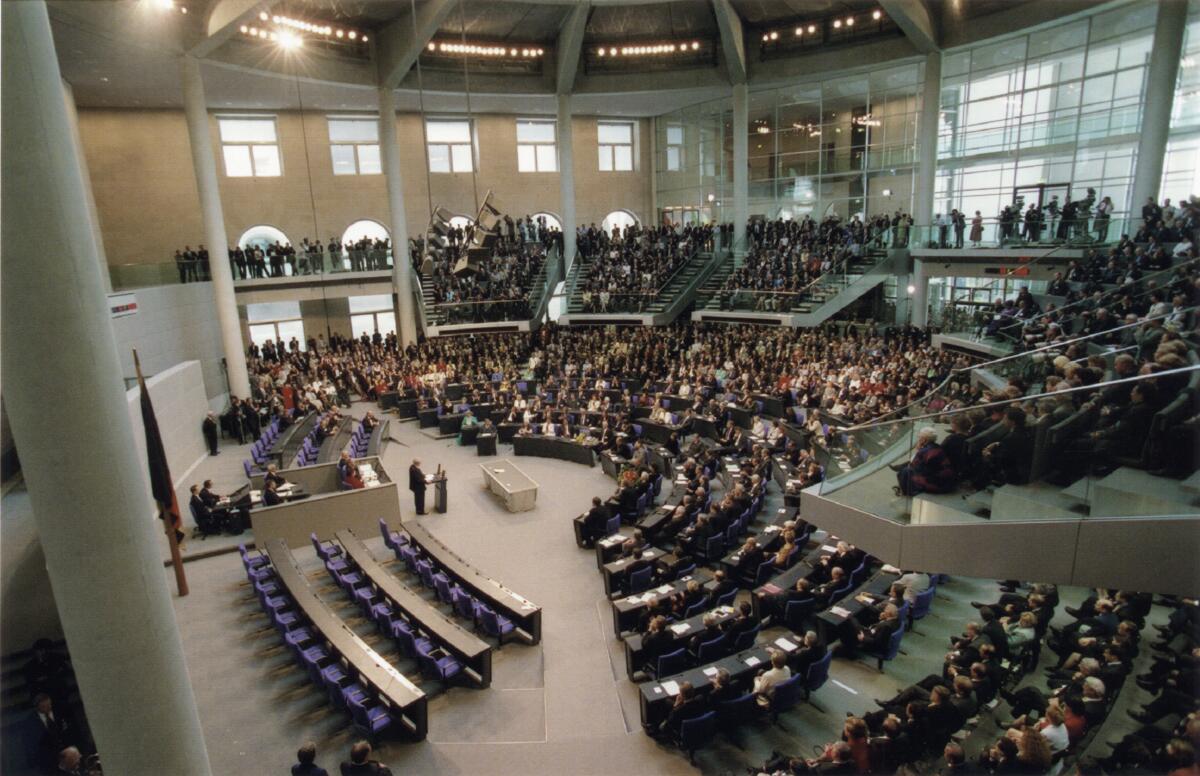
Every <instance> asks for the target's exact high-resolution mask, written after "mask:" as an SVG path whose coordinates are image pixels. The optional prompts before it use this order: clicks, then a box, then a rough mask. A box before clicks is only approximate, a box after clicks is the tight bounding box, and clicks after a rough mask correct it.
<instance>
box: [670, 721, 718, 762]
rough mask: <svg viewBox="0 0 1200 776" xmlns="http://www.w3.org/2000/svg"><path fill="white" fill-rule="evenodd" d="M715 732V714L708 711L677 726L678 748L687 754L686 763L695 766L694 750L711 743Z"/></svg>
mask: <svg viewBox="0 0 1200 776" xmlns="http://www.w3.org/2000/svg"><path fill="white" fill-rule="evenodd" d="M716 732H717V712H715V711H710V712H707V713H705V714H701V715H700V716H699V717H694V718H692V719H687V720H684V721H683V724H682V725H680V726H679V748H680V749H682V750H683V751H685V752H687V756H688V762H689V763H692V764H695V762H696V750H697V749H699V748H700V747H702V746H704V745H705V744H707V743H708V742H709V741H712V739H713V736H714V735H715V734H716Z"/></svg>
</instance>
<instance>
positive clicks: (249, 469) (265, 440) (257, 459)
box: [242, 418, 280, 477]
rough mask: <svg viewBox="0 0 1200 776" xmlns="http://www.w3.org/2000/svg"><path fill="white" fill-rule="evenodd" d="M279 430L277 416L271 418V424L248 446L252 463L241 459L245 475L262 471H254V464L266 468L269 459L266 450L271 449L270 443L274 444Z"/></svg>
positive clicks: (248, 475)
mask: <svg viewBox="0 0 1200 776" xmlns="http://www.w3.org/2000/svg"><path fill="white" fill-rule="evenodd" d="M279 431H280V429H279V418H273V419H272V420H271V424H270V425H269V426H267V427H266V428H265V429H263V432H262V435H261V436H259V438H258V439H257V440H255V442H254V444H253V445H251V446H250V458H251V460H253V462H254V463H253V464H251V462H250V461H242V466H243V467H244V468H245V469H246V477H250V476H251V475H253V474H261V473H262V471H255V470H254V466H258V467H260V468H261V469H266V466H267V464H268V463H270V460H271V459H270V457H269V456H268V455H267V451H268V450H270V449H271V445H273V444H275V440H276V439H278V438H279Z"/></svg>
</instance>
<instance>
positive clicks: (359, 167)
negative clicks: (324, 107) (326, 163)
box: [325, 114, 383, 176]
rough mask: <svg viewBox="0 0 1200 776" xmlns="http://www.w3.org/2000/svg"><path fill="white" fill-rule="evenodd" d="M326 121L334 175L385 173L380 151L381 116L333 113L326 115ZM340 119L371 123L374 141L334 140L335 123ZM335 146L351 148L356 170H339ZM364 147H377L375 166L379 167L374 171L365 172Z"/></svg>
mask: <svg viewBox="0 0 1200 776" xmlns="http://www.w3.org/2000/svg"><path fill="white" fill-rule="evenodd" d="M325 121H326V124H325V126H326V132H327V133H328V135H329V157H330V162H331V163H332V165H333V174H334V175H338V176H342V175H383V157H382V152H381V151H380V148H379V118H378V117H372V116H358V115H355V116H346V115H337V114H333V115H327V116H326V117H325ZM338 121H341V122H347V123H350V122H353V123H360V124H369V125H371V126H372V128H373V129H374V130H375V133H374V134H375V140H374V141H373V142H372V141H371V140H334V139H333V123H334V122H338ZM335 148H349V149H351V158H352V159H353V161H354V171H353V172H339V171H338V166H337V160H336V159H335V158H334V149H335ZM364 148H374V149H375V151H374V153H375V160H374V161H375V166H376V167H377V168H378V169H376V170H374V171H370V172H363V149H364Z"/></svg>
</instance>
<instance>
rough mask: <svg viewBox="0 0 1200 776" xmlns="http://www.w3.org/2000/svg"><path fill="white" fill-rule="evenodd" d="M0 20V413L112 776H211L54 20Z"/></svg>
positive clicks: (14, 9)
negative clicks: (0, 343)
mask: <svg viewBox="0 0 1200 776" xmlns="http://www.w3.org/2000/svg"><path fill="white" fill-rule="evenodd" d="M0 15H2V24H0V28H2V29H3V42H2V44H0V56H2V60H3V64H2V66H0V73H2V77H3V87H2V88H3V90H4V132H3V139H2V144H3V147H2V151H0V154H2V157H3V174H2V179H3V184H2V187H3V191H2V193H0V196H2V197H3V199H4V210H3V224H2V226H0V240H2V243H3V246H2V251H0V255H2V257H3V258H2V259H0V261H2V262H3V269H2V272H3V277H4V283H3V290H2V295H3V297H2V300H0V310H2V319H0V325H2V326H3V328H4V347H3V352H2V356H0V357H2V359H3V367H2V368H3V371H4V402H5V407H6V409H7V411H8V416H9V419H10V420H11V422H12V428H13V435H14V437H15V439H16V442H17V446H18V447H19V448H20V450H21V468H22V472H23V474H24V476H25V482H26V483H27V485H28V488H29V496H30V501H31V503H32V505H33V513H34V519H35V521H36V523H37V531H38V538H39V540H40V541H41V544H42V547H43V549H44V550H45V554H46V569H47V572H48V575H49V579H50V585H51V588H52V589H53V593H54V600H55V601H57V605H58V611H59V615H60V618H61V620H62V625H63V631H64V633H65V634H66V637H67V645H68V647H69V648H70V651H71V661H72V663H73V665H74V667H75V674H76V676H77V678H78V680H79V688H80V691H81V693H82V695H83V703H84V707H85V709H86V710H87V716H88V722H89V723H90V725H91V728H92V732H93V734H94V736H95V739H96V744H97V746H98V747H99V750H100V752H101V755H102V756H103V758H104V766H105V770H107V771H110V772H112V773H129V774H140V773H162V774H167V773H170V774H180V775H181V776H192V775H195V776H206V775H207V774H209V773H210V768H209V762H208V753H207V751H206V750H205V748H204V736H203V733H202V731H201V728H200V718H199V715H198V714H197V712H196V704H195V700H194V698H193V695H192V688H191V684H190V682H189V680H188V673H187V666H186V663H185V662H184V655H183V646H182V644H181V642H180V637H179V630H178V627H177V626H176V623H175V612H174V610H173V608H172V603H171V597H170V594H169V593H168V588H167V573H166V572H165V571H164V569H163V566H162V546H163V543H164V542H165V539H164V537H163V531H162V528H161V524H160V523H159V522H158V520H156V519H155V517H154V511H153V507H152V505H151V501H150V493H149V486H148V484H147V478H146V473H145V463H144V462H143V461H141V460H139V457H138V455H137V454H136V452H135V451H136V450H137V446H136V445H135V444H134V436H133V434H134V432H133V425H132V424H131V423H130V420H129V410H128V407H127V405H126V402H125V384H124V380H123V379H122V373H121V368H120V362H119V361H118V358H117V345H116V340H115V339H114V337H113V333H112V327H111V325H110V318H109V312H108V305H107V300H106V299H105V290H104V282H103V280H102V278H101V275H102V272H101V267H100V263H99V261H98V259H97V256H96V247H95V240H94V237H93V232H92V224H91V215H90V214H89V212H88V206H87V194H86V192H85V189H84V184H83V180H82V176H81V175H80V160H79V154H80V149H79V147H78V145H77V144H76V143H75V139H74V137H73V136H72V133H71V124H70V119H69V117H68V115H67V109H66V104H65V102H64V101H63V92H62V76H61V74H60V72H59V67H58V59H57V57H56V56H55V52H54V42H53V40H52V38H51V32H50V20H49V17H48V16H47V13H46V6H45V4H44V3H42V2H23V3H3V4H0ZM51 334H52V336H51ZM196 433H199V429H196Z"/></svg>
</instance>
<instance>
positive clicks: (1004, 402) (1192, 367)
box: [837, 364, 1200, 432]
mask: <svg viewBox="0 0 1200 776" xmlns="http://www.w3.org/2000/svg"><path fill="white" fill-rule="evenodd" d="M1195 371H1200V364H1189V365H1188V366H1181V367H1178V368H1176V369H1168V370H1166V371H1163V372H1155V373H1153V374H1148V375H1134V376H1133V377H1121V378H1118V379H1116V380H1108V381H1106V382H1103V383H1095V384H1094V385H1077V386H1074V387H1072V388H1064V389H1062V390H1056V391H1044V392H1042V393H1038V394H1034V395H1033V396H1018V397H1016V398H1012V399H1001V400H999V401H989V402H984V403H983V404H972V405H971V406H969V407H959V408H957V409H952V410H941V411H940V412H930V413H926V414H924V415H914V416H912V417H910V418H899V419H897V420H885V421H883V422H882V423H880V422H878V421H871V422H870V423H860V424H859V425H857V426H838V427H837V430H838V431H842V432H847V431H861V430H862V429H866V428H882V427H883V426H894V425H896V424H898V423H909V422H915V421H918V420H928V419H931V418H944V417H946V416H947V415H960V414H962V413H964V412H974V411H975V410H982V409H988V408H989V407H1006V406H1008V405H1010V404H1013V403H1015V402H1028V401H1035V400H1037V399H1044V398H1047V397H1051V396H1053V397H1058V396H1064V395H1066V394H1072V393H1079V392H1081V391H1096V390H1099V389H1101V388H1107V387H1109V386H1112V385H1124V384H1126V383H1135V382H1138V381H1140V380H1151V379H1154V378H1158V377H1168V376H1170V375H1174V374H1187V373H1189V372H1195Z"/></svg>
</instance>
